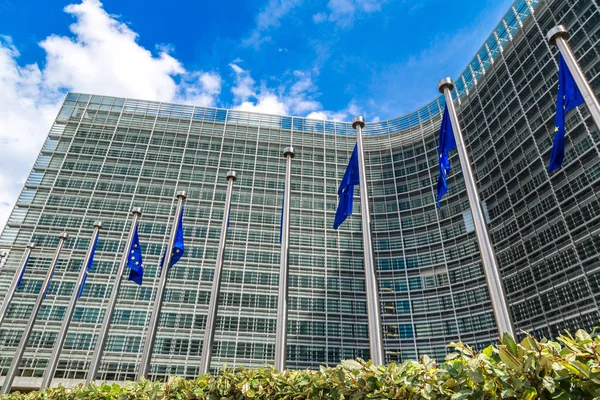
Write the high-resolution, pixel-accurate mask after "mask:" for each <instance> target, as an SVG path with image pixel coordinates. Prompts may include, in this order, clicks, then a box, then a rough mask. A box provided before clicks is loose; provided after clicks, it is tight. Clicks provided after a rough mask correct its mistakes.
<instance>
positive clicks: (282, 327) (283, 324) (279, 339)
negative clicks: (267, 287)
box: [275, 146, 296, 371]
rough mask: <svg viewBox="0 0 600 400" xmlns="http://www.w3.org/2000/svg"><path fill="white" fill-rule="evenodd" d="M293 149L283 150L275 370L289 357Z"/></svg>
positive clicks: (283, 366)
mask: <svg viewBox="0 0 600 400" xmlns="http://www.w3.org/2000/svg"><path fill="white" fill-rule="evenodd" d="M295 155H296V153H294V148H293V147H291V146H290V147H286V148H285V149H283V156H284V157H285V186H284V187H283V211H282V212H283V218H282V221H281V256H280V259H279V293H278V296H277V327H276V330H275V368H277V369H278V370H279V371H283V370H284V369H285V363H286V357H287V325H288V324H287V323H288V276H289V263H290V206H291V189H292V158H294V156H295Z"/></svg>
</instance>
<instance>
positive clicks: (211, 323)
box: [200, 171, 237, 375]
mask: <svg viewBox="0 0 600 400" xmlns="http://www.w3.org/2000/svg"><path fill="white" fill-rule="evenodd" d="M236 179H237V173H236V172H235V171H229V172H227V197H226V198H225V210H224V213H223V222H221V237H220V238H219V249H218V251H217V262H216V265H215V273H214V276H213V283H212V290H211V293H210V302H209V303H208V314H207V316H206V327H205V328H204V341H203V343H202V356H201V358H200V375H202V374H208V373H209V372H210V360H211V358H212V347H213V341H214V338H215V323H216V321H217V309H218V307H219V293H220V292H221V273H222V272H223V258H224V256H225V244H226V242H227V229H228V225H229V224H228V223H227V222H228V221H229V208H230V205H231V193H232V192H233V182H235V181H236Z"/></svg>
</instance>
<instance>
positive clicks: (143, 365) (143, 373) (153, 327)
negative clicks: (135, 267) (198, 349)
mask: <svg viewBox="0 0 600 400" xmlns="http://www.w3.org/2000/svg"><path fill="white" fill-rule="evenodd" d="M186 197H187V192H186V191H185V190H182V191H179V192H177V199H178V202H177V211H176V212H175V218H174V219H173V227H172V228H171V236H170V237H169V245H168V247H167V250H166V251H165V258H164V260H163V264H162V265H161V269H160V280H159V282H158V288H157V289H156V297H155V298H154V307H153V309H152V315H151V316H150V325H149V326H148V333H147V334H146V341H145V342H144V349H143V351H142V358H141V360H140V367H139V370H138V375H137V380H138V381H139V380H141V379H142V378H147V377H148V370H149V369H150V360H151V359H152V350H154V340H155V339H156V332H157V331H158V321H159V319H160V310H161V309H162V302H163V297H164V295H165V289H166V287H167V278H168V276H169V268H170V267H169V265H171V255H172V254H171V253H172V251H173V245H174V244H175V235H176V234H177V227H178V226H179V220H180V215H181V210H182V209H183V202H184V201H185V199H186Z"/></svg>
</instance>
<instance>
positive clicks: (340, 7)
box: [313, 0, 387, 28]
mask: <svg viewBox="0 0 600 400" xmlns="http://www.w3.org/2000/svg"><path fill="white" fill-rule="evenodd" d="M386 1H387V0H329V3H328V4H327V8H328V9H329V10H328V12H319V13H317V14H314V15H313V22H314V23H315V24H320V23H322V22H325V21H329V22H333V23H335V24H336V25H338V26H339V27H341V28H347V27H350V26H352V24H353V23H354V20H355V19H356V18H357V16H359V15H360V14H369V13H374V12H378V11H381V5H382V4H383V3H385V2H386Z"/></svg>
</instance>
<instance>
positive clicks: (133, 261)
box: [127, 224, 144, 286]
mask: <svg viewBox="0 0 600 400" xmlns="http://www.w3.org/2000/svg"><path fill="white" fill-rule="evenodd" d="M127 266H128V267H129V269H130V271H129V280H130V281H133V282H135V283H137V284H138V285H140V286H141V285H142V280H143V278H144V263H143V262H142V247H141V246H140V238H139V236H138V225H137V224H136V225H135V230H134V231H133V237H132V238H131V247H130V248H129V253H128V255H127Z"/></svg>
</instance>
